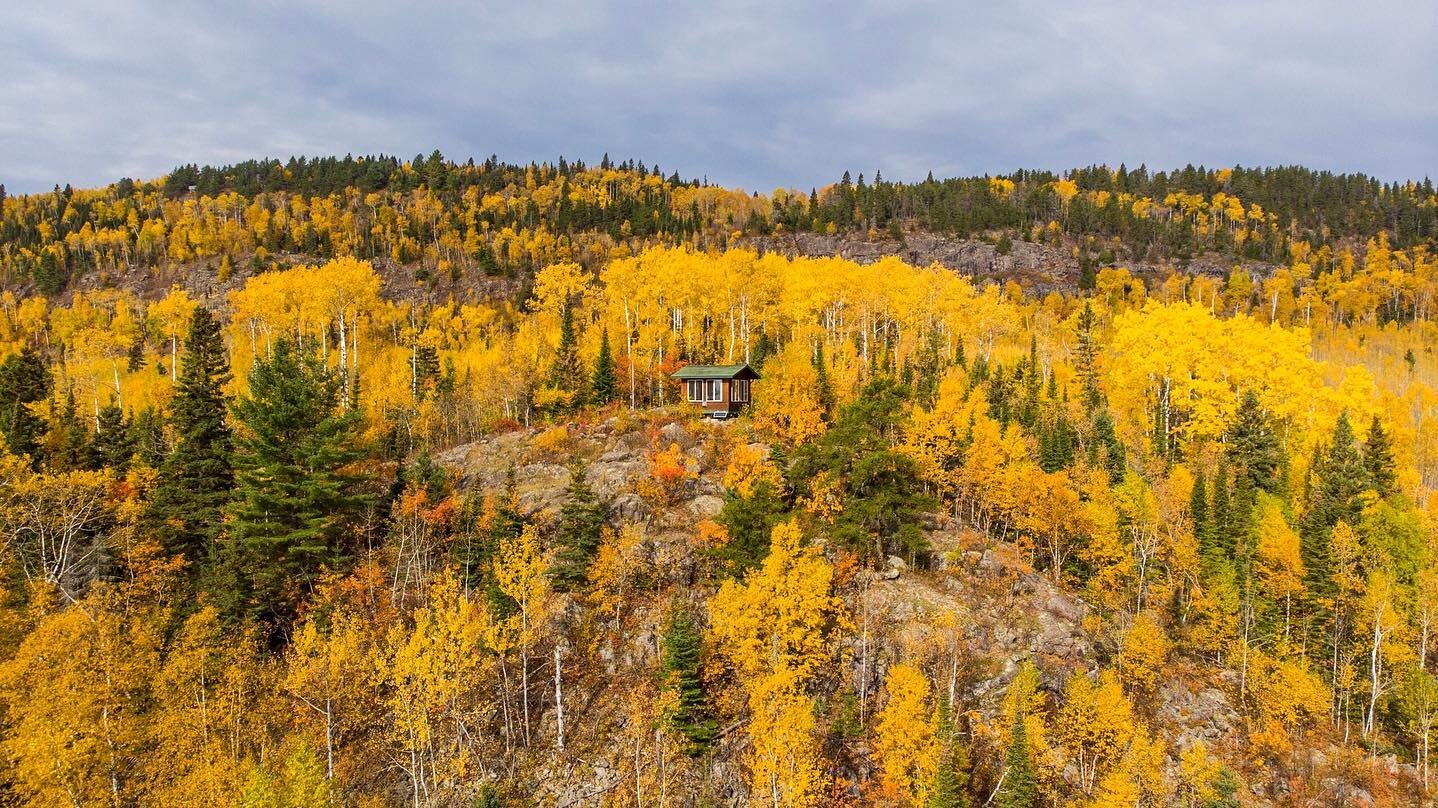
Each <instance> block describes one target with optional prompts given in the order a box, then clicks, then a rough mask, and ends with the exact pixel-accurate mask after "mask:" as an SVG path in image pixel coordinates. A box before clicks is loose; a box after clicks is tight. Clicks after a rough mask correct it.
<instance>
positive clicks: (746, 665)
mask: <svg viewBox="0 0 1438 808" xmlns="http://www.w3.org/2000/svg"><path fill="white" fill-rule="evenodd" d="M833 579H834V568H833V566H831V565H830V564H829V562H828V561H826V560H825V559H824V556H823V554H822V553H820V552H819V548H817V547H815V546H813V545H809V546H804V545H803V531H801V530H800V528H799V525H798V523H797V522H794V521H789V522H784V523H781V524H779V525H776V526H775V527H774V530H773V532H772V534H771V546H770V549H769V555H768V556H767V557H766V558H765V559H764V563H763V564H762V565H760V567H759V568H758V569H756V570H753V571H751V572H749V574H748V575H746V576H745V578H744V581H743V582H742V583H739V582H735V581H732V580H729V581H725V582H724V583H723V584H722V585H721V586H720V587H719V591H718V592H717V593H715V594H714V596H713V597H712V598H711V599H710V601H709V614H710V628H709V638H710V641H711V642H712V643H713V644H714V647H715V648H716V649H718V650H719V652H720V653H721V654H722V655H723V657H724V658H725V659H726V660H727V661H728V662H729V664H730V665H732V666H733V667H734V669H735V670H736V671H737V672H738V673H739V675H740V676H741V678H743V679H744V680H745V681H749V682H753V681H757V680H758V679H761V678H764V677H766V676H769V675H771V674H784V675H787V676H791V677H792V678H793V679H795V680H796V681H805V680H807V679H808V678H809V677H811V676H812V675H813V674H814V673H815V672H816V671H817V670H818V669H819V668H820V666H822V665H823V664H825V663H826V662H828V661H829V660H830V659H832V658H833V656H834V654H835V652H836V651H837V646H836V640H837V636H836V635H837V634H838V632H839V630H840V629H842V628H843V627H844V626H845V625H846V624H847V616H846V614H845V612H844V607H843V604H842V602H840V600H839V599H838V598H837V597H835V596H834V595H833V592H832V589H833Z"/></svg>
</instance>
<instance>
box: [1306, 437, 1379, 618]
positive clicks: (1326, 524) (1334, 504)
mask: <svg viewBox="0 0 1438 808" xmlns="http://www.w3.org/2000/svg"><path fill="white" fill-rule="evenodd" d="M1316 465H1317V467H1316V468H1315V469H1314V470H1313V472H1312V474H1313V477H1312V481H1311V482H1310V483H1309V491H1308V510H1307V512H1306V513H1304V516H1303V522H1302V524H1301V525H1300V530H1299V536H1300V539H1301V543H1300V547H1299V549H1300V551H1301V555H1302V557H1303V567H1304V579H1305V582H1306V583H1307V585H1308V591H1309V594H1310V596H1322V595H1326V594H1328V593H1329V592H1330V591H1331V590H1332V586H1333V581H1332V576H1331V575H1330V574H1329V566H1330V563H1329V562H1330V556H1331V553H1330V549H1331V548H1330V546H1329V541H1330V534H1331V532H1332V530H1333V526H1334V525H1336V524H1338V523H1339V522H1340V521H1341V522H1346V523H1348V524H1349V525H1356V524H1358V523H1359V521H1360V520H1361V519H1362V516H1363V492H1364V490H1366V489H1367V488H1368V469H1367V468H1366V467H1365V464H1364V457H1363V454H1362V452H1361V451H1360V450H1359V448H1358V444H1357V442H1356V441H1355V440H1354V436H1353V427H1352V425H1350V424H1349V422H1348V414H1347V413H1343V414H1342V415H1339V416H1338V422H1337V423H1335V424H1334V425H1333V440H1332V442H1331V443H1330V444H1329V445H1328V450H1327V451H1326V452H1324V453H1323V454H1322V455H1321V456H1320V457H1319V459H1318V462H1317V464H1316Z"/></svg>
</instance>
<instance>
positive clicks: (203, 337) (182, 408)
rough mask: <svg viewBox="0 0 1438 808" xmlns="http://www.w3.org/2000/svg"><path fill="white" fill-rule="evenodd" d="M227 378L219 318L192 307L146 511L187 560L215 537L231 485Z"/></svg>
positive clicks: (163, 540) (160, 535)
mask: <svg viewBox="0 0 1438 808" xmlns="http://www.w3.org/2000/svg"><path fill="white" fill-rule="evenodd" d="M229 380H230V366H229V360H228V358H227V355H226V352H225V343H224V338H223V337H222V336H221V334H220V322H219V320H218V319H216V318H215V316H214V315H212V314H211V313H210V311H209V310H208V309H206V308H204V307H203V306H197V307H196V308H195V315H194V317H192V318H191V319H190V333H189V336H188V337H187V338H186V340H185V358H184V364H183V365H182V368H181V371H180V377H179V384H178V386H177V388H176V390H175V398H174V400H173V403H172V404H171V405H170V424H171V428H172V429H173V432H174V441H175V446H174V449H173V451H171V452H170V453H169V455H167V456H166V458H165V460H164V462H163V463H162V464H161V466H160V474H159V479H158V481H157V482H156V484H155V492H154V495H153V496H152V498H151V500H150V509H149V522H150V524H151V525H152V526H153V529H154V532H155V535H156V537H157V538H159V539H160V541H161V543H162V544H163V545H164V547H165V549H166V550H167V551H168V552H170V553H174V554H179V555H184V556H186V557H187V558H189V559H190V560H192V561H194V560H199V559H201V558H202V557H204V555H205V552H206V550H207V548H209V547H210V546H211V545H212V544H213V543H214V541H215V538H216V537H217V536H218V535H219V532H220V525H221V523H222V521H223V520H222V518H221V514H222V513H223V511H224V508H225V506H226V505H227V504H228V503H229V501H230V497H231V494H232V489H233V487H234V471H233V468H232V466H231V458H230V455H231V451H232V437H231V434H230V428H229V426H228V425H227V424H226V423H225V394H224V386H225V384H226V383H227V382H228V381H229Z"/></svg>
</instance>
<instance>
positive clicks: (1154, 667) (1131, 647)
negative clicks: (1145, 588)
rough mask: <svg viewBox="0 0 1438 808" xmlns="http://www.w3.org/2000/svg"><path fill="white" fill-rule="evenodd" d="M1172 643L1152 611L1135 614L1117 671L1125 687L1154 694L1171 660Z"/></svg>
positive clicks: (1124, 639) (1138, 692)
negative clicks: (1169, 655)
mask: <svg viewBox="0 0 1438 808" xmlns="http://www.w3.org/2000/svg"><path fill="white" fill-rule="evenodd" d="M1169 645H1170V643H1169V640H1168V635H1167V634H1165V633H1164V631H1163V629H1162V628H1161V627H1160V626H1159V625H1158V623H1157V621H1155V620H1154V618H1153V616H1152V615H1151V613H1150V612H1147V611H1145V612H1140V613H1139V614H1137V615H1135V616H1134V618H1133V625H1131V626H1130V627H1129V630H1128V633H1127V634H1125V635H1124V638H1123V647H1122V649H1121V650H1120V651H1119V655H1118V674H1119V678H1120V680H1122V682H1123V684H1124V686H1125V687H1127V688H1129V689H1130V690H1131V691H1132V692H1134V693H1135V694H1139V695H1143V696H1147V695H1150V694H1152V693H1153V689H1154V686H1155V685H1157V683H1158V678H1159V676H1160V675H1161V674H1162V673H1163V666H1164V663H1165V662H1166V661H1167V660H1168V651H1169Z"/></svg>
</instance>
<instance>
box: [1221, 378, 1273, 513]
mask: <svg viewBox="0 0 1438 808" xmlns="http://www.w3.org/2000/svg"><path fill="white" fill-rule="evenodd" d="M1227 438H1228V457H1229V460H1231V461H1232V462H1233V464H1234V466H1235V467H1236V468H1237V473H1239V474H1243V475H1246V476H1247V477H1248V479H1249V481H1250V482H1251V483H1252V486H1253V488H1255V489H1257V490H1259V491H1266V492H1268V493H1270V494H1275V495H1276V494H1280V493H1282V490H1283V488H1284V486H1283V475H1282V472H1283V467H1284V465H1285V459H1284V457H1283V447H1282V446H1281V445H1280V444H1279V441H1278V434H1277V432H1275V431H1274V429H1273V424H1272V423H1271V421H1270V419H1269V417H1268V414H1267V413H1266V412H1264V411H1263V407H1262V406H1261V405H1260V404H1259V402H1258V396H1257V395H1255V394H1254V392H1253V391H1252V390H1249V391H1247V392H1245V393H1244V394H1243V398H1242V400H1241V401H1240V403H1239V405H1238V412H1237V413H1236V414H1235V416H1234V420H1233V423H1232V424H1231V425H1230V426H1229V428H1228V435H1227Z"/></svg>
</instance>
